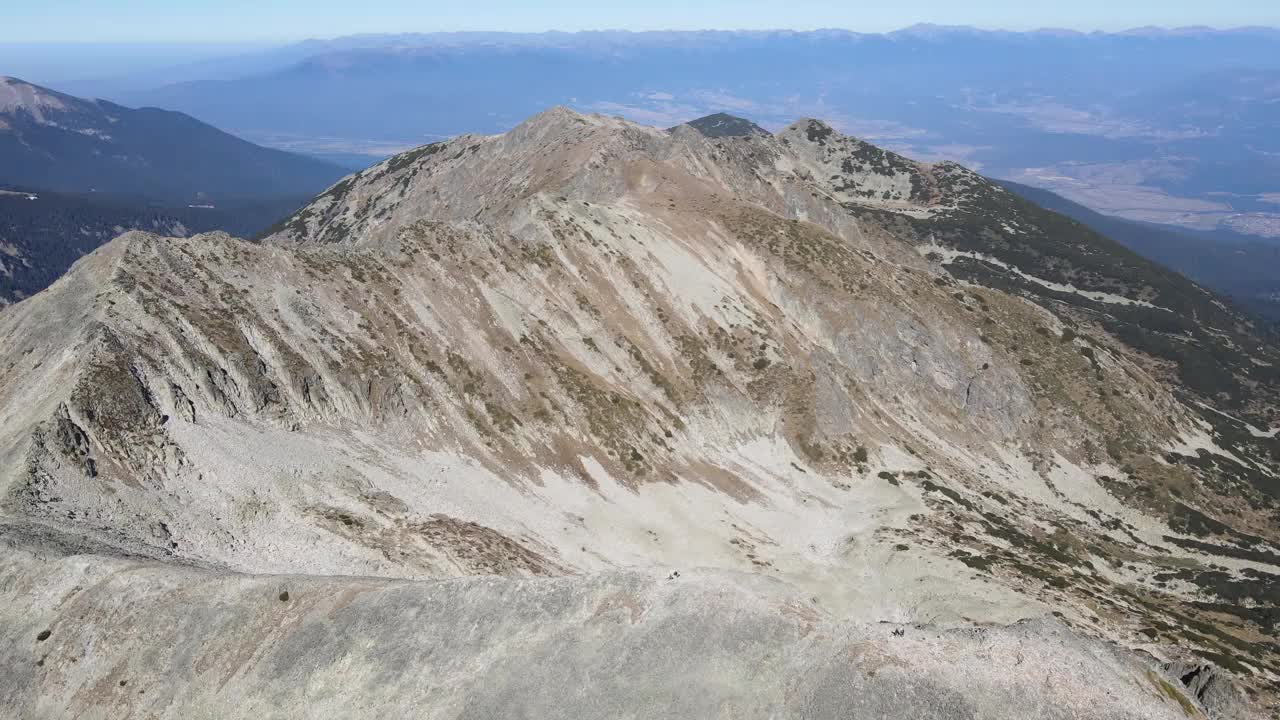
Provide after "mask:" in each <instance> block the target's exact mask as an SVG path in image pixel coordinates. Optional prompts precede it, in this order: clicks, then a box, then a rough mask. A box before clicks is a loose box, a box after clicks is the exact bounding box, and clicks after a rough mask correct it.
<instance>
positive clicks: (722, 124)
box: [685, 112, 769, 138]
mask: <svg viewBox="0 0 1280 720" xmlns="http://www.w3.org/2000/svg"><path fill="white" fill-rule="evenodd" d="M685 125H688V126H689V127H691V128H693V129H694V130H697V131H698V132H700V133H702V134H703V135H706V136H707V137H710V138H722V137H748V136H751V135H768V134H769V131H768V130H765V129H764V128H762V127H760V126H759V125H757V124H755V123H753V122H751V121H750V120H747V119H744V118H740V117H737V116H736V115H730V114H728V113H723V112H718V113H714V114H712V115H707V116H705V117H700V118H698V119H697V120H690V121H689V122H687V123H685Z"/></svg>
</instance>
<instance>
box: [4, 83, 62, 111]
mask: <svg viewBox="0 0 1280 720" xmlns="http://www.w3.org/2000/svg"><path fill="white" fill-rule="evenodd" d="M73 102H74V99H73V98H70V97H67V96H65V95H63V94H61V93H57V92H54V91H52V90H49V89H47V88H42V87H40V86H39V85H32V84H31V83H29V82H26V81H25V80H20V79H18V78H15V77H10V76H8V75H0V113H10V112H15V111H17V110H26V111H27V112H30V113H32V114H33V115H37V116H38V117H39V114H40V111H42V110H67V109H68V108H69V107H70V106H71V105H72V104H73Z"/></svg>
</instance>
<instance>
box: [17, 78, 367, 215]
mask: <svg viewBox="0 0 1280 720" xmlns="http://www.w3.org/2000/svg"><path fill="white" fill-rule="evenodd" d="M346 172H347V171H346V170H345V169H344V168H341V167H338V166H336V165H332V164H330V163H326V162H323V161H320V160H317V159H314V158H309V157H303V156H300V155H295V154H292V153H287V152H283V151H280V150H273V149H269V148H264V147H261V146H258V145H254V144H253V143H250V142H247V141H244V140H241V139H239V138H237V137H234V136H232V135H229V134H227V133H225V132H222V131H221V130H218V129H217V128H214V127H212V126H210V125H207V124H205V123H203V122H200V121H199V120H196V119H195V118H193V117H190V116H189V115H184V114H183V113H180V112H170V111H167V110H159V109H156V108H150V107H148V108H141V109H136V110H135V109H130V108H127V107H123V106H121V105H116V104H114V103H111V102H107V101H104V100H83V99H80V98H76V97H72V96H70V95H64V94H62V93H59V92H55V91H53V90H49V89H47V88H43V87H39V86H37V85H32V84H30V83H26V82H23V81H21V80H17V79H15V78H10V77H0V183H13V184H18V185H22V186H24V187H34V188H41V189H46V190H53V191H61V192H91V191H93V192H105V193H110V194H116V195H119V194H142V195H145V196H147V197H148V198H152V199H163V200H165V201H167V202H170V203H186V202H194V201H197V200H200V201H204V202H208V201H214V202H216V201H221V200H227V199H230V198H245V197H257V198H263V197H270V196H281V195H292V196H298V195H309V194H312V193H315V192H317V191H319V190H322V189H323V188H325V187H326V186H328V185H329V184H331V183H332V182H334V181H335V180H337V179H338V178H340V177H342V176H343V175H345V174H346Z"/></svg>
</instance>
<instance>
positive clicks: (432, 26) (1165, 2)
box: [0, 0, 1280, 43]
mask: <svg viewBox="0 0 1280 720" xmlns="http://www.w3.org/2000/svg"><path fill="white" fill-rule="evenodd" d="M4 5H5V8H4V10H3V20H2V21H0V43H17V42H140V41H143V42H173V41H179V42H188V41H200V42H239V41H280V40H298V39H302V38H307V37H333V36H337V35H348V34H353V33H364V32H430V31H435V30H514V31H541V30H552V29H554V30H586V29H602V28H621V29H629V30H655V29H680V30H687V29H699V28H717V29H742V28H794V29H812V28H820V27H840V28H848V29H852V30H861V31H866V32H878V31H885V30H893V29H897V28H900V27H904V26H907V25H911V24H914V23H918V22H931V23H940V24H954V25H976V26H979V27H987V28H1007V29H1014V30H1021V29H1029V28H1035V27H1070V28H1076V29H1081V30H1095V29H1101V30H1118V29H1124V28H1130V27H1135V26H1139V25H1163V26H1175V25H1212V26H1216V27H1226V26H1237V25H1280V0H1052V1H1045V0H967V1H966V0H910V1H909V2H900V1H897V0H875V1H874V2H866V1H865V0H644V1H642V2H631V1H619V0H542V1H538V0H449V1H448V2H440V1H439V0H5V2H4Z"/></svg>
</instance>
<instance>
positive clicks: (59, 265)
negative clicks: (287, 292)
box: [0, 185, 307, 307]
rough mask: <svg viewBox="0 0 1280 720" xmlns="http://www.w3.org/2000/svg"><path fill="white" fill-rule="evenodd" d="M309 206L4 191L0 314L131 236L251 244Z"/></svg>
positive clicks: (281, 201)
mask: <svg viewBox="0 0 1280 720" xmlns="http://www.w3.org/2000/svg"><path fill="white" fill-rule="evenodd" d="M306 201H307V199H306V198H296V197H295V198H289V197H284V198H271V199H266V200H240V201H235V202H230V203H227V204H225V205H221V206H219V207H212V206H201V207H170V206H164V205H158V204H156V203H154V202H152V201H149V200H147V199H146V198H142V197H136V196H115V195H107V194H105V193H83V194H68V193H53V192H48V191H45V190H24V189H21V188H17V187H15V186H3V185H0V307H4V306H5V305H8V304H11V303H14V302H17V301H18V300H21V299H22V298H24V297H29V296H31V295H34V294H35V293H37V292H39V291H41V290H43V289H44V288H46V287H48V286H49V285H50V284H51V283H53V281H54V280H57V279H58V278H59V277H60V276H61V275H62V274H63V273H64V272H66V271H67V268H70V267H71V265H72V263H74V262H75V261H76V260H78V259H79V258H80V257H82V256H84V255H86V254H88V253H90V252H92V251H93V250H95V249H97V248H98V247H99V246H101V245H103V244H104V243H106V242H107V241H109V240H111V239H113V238H115V237H116V236H118V235H120V234H121V233H123V232H125V231H127V230H144V231H147V232H152V233H155V234H158V235H165V236H172V237H185V236H188V235H191V234H194V233H199V232H209V231H212V230H224V231H228V232H233V233H237V234H240V235H244V236H246V237H249V236H252V235H254V234H256V233H258V232H259V231H261V230H262V229H264V228H266V227H267V226H268V225H270V224H271V223H273V222H275V221H276V220H278V219H279V218H281V217H284V216H286V215H288V214H289V213H291V212H293V211H294V210H296V209H297V208H298V207H300V206H302V205H303V204H304V203H305V202H306Z"/></svg>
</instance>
